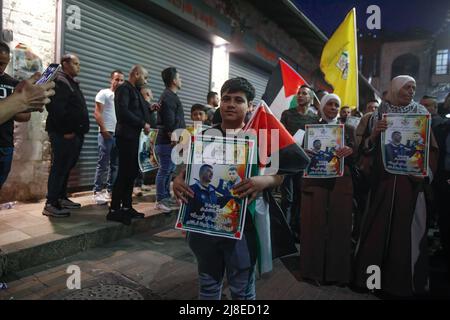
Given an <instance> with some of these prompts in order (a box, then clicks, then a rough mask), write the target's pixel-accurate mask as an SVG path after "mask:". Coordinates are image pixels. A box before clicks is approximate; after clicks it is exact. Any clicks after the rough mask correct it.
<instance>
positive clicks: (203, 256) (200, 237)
mask: <svg viewBox="0 0 450 320" xmlns="http://www.w3.org/2000/svg"><path fill="white" fill-rule="evenodd" d="M188 242H189V247H190V248H191V250H192V252H193V253H194V255H195V257H196V259H197V263H198V275H199V300H220V299H221V296H222V287H223V278H224V275H225V271H226V275H227V279H228V285H229V287H230V291H231V297H232V299H233V300H255V299H256V272H255V270H256V251H257V244H256V234H255V233H254V232H247V231H246V232H245V234H244V235H243V236H242V240H233V239H226V238H218V237H213V236H209V235H205V234H200V233H189V234H188Z"/></svg>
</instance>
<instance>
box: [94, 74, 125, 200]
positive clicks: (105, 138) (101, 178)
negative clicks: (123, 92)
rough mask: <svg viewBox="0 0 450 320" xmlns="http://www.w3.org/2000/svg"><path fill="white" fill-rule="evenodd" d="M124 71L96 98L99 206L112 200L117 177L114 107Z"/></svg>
mask: <svg viewBox="0 0 450 320" xmlns="http://www.w3.org/2000/svg"><path fill="white" fill-rule="evenodd" d="M124 81H125V80H124V75H123V72H122V71H119V70H115V71H113V72H112V73H111V82H110V87H109V88H108V89H104V90H101V91H100V92H99V93H98V94H97V96H96V97H95V112H94V117H95V121H97V124H98V131H99V134H98V162H97V171H96V172H95V181H94V201H95V203H96V204H98V205H103V204H106V203H107V201H109V200H111V192H112V187H113V185H114V181H115V179H116V177H117V169H118V163H117V148H116V142H115V138H114V132H115V131H116V123H117V119H116V110H115V107H114V92H115V91H116V89H117V88H118V87H119V86H120V85H121V84H122V83H123V82H124ZM106 175H107V176H108V180H107V183H106V192H105V193H104V194H102V191H103V187H104V182H105V176H106Z"/></svg>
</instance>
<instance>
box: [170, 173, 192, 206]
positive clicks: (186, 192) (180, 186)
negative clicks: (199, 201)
mask: <svg viewBox="0 0 450 320" xmlns="http://www.w3.org/2000/svg"><path fill="white" fill-rule="evenodd" d="M185 179H186V166H185V165H183V167H182V168H181V170H180V174H179V175H178V176H177V177H176V178H175V179H174V180H173V193H174V194H175V197H176V198H177V199H178V202H182V203H185V204H187V203H188V202H189V200H188V199H189V198H191V199H193V198H194V191H192V189H191V188H189V186H188V185H187V184H186V182H185Z"/></svg>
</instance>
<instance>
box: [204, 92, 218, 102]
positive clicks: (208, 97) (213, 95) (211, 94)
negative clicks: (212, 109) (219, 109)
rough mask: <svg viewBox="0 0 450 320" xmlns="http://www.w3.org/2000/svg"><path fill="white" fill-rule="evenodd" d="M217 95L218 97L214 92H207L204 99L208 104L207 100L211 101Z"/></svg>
mask: <svg viewBox="0 0 450 320" xmlns="http://www.w3.org/2000/svg"><path fill="white" fill-rule="evenodd" d="M217 95H219V94H218V93H217V92H214V91H210V92H208V96H207V97H206V101H207V102H209V100H211V99H212V98H214V97H215V96H217Z"/></svg>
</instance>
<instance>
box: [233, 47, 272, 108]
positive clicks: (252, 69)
mask: <svg viewBox="0 0 450 320" xmlns="http://www.w3.org/2000/svg"><path fill="white" fill-rule="evenodd" d="M234 77H243V78H246V79H247V80H248V81H250V83H251V84H252V85H253V86H254V87H255V90H256V98H255V102H256V103H258V102H259V101H260V100H261V97H262V96H263V94H264V92H265V91H266V86H267V82H268V81H269V78H270V72H268V71H265V70H263V69H261V68H258V67H256V66H254V65H252V64H250V63H248V62H246V61H245V60H243V59H241V58H239V57H236V56H235V55H230V78H234Z"/></svg>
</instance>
